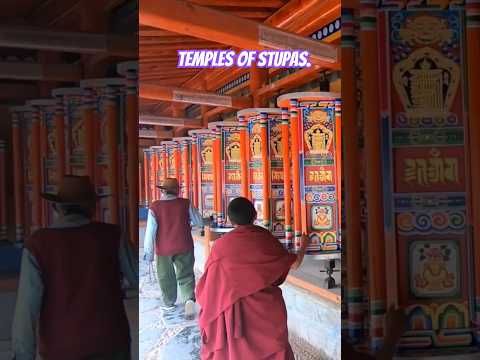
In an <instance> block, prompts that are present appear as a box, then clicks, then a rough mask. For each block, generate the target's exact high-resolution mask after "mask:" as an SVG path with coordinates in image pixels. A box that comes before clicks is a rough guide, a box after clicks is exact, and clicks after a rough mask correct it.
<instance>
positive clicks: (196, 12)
mask: <svg viewBox="0 0 480 360" xmlns="http://www.w3.org/2000/svg"><path fill="white" fill-rule="evenodd" d="M139 21H140V23H141V24H142V25H148V26H151V27H157V28H162V29H166V30H169V31H173V32H177V33H180V34H186V35H189V34H192V33H194V34H195V36H197V37H199V38H202V39H206V40H211V41H215V42H218V43H222V44H225V45H230V46H238V47H241V48H244V49H251V50H260V49H265V48H273V49H292V48H297V49H298V48H300V49H305V50H308V51H309V52H310V56H311V58H312V62H313V60H316V61H315V63H316V64H321V65H323V66H327V67H328V65H330V64H333V63H336V62H337V61H338V53H339V51H338V50H339V49H338V46H334V45H330V44H326V43H323V42H321V41H317V40H313V39H309V38H305V37H302V36H299V35H296V34H292V33H288V32H285V31H282V30H279V29H277V28H274V27H271V26H268V25H264V24H259V23H257V22H255V21H251V20H248V19H242V18H239V17H237V16H234V15H230V14H227V13H223V12H220V11H216V10H212V9H210V8H206V7H202V6H198V5H195V4H188V3H186V2H184V1H179V0H172V1H168V2H167V1H156V0H144V1H143V2H142V6H141V7H140V11H139Z"/></svg>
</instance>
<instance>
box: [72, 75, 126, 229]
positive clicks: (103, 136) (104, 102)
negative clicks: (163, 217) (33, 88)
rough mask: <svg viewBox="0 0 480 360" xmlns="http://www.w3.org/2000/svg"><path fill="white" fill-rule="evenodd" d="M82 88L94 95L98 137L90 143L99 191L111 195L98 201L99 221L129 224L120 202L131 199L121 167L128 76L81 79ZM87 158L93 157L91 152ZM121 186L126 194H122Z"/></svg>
mask: <svg viewBox="0 0 480 360" xmlns="http://www.w3.org/2000/svg"><path fill="white" fill-rule="evenodd" d="M80 87H82V88H83V89H85V90H86V91H88V90H89V91H91V92H92V95H93V98H94V101H93V104H92V105H93V126H92V130H93V132H92V134H93V139H94V140H93V144H91V145H90V150H91V148H92V147H93V154H91V155H93V157H94V159H93V165H94V174H93V179H94V183H95V186H96V189H97V192H98V194H100V195H109V196H108V197H106V198H105V199H101V200H100V201H99V202H98V207H97V210H98V213H97V216H98V217H99V218H98V220H100V221H103V222H109V223H113V224H124V225H125V224H126V221H125V220H126V219H123V217H122V219H121V213H123V209H120V203H126V202H127V199H125V200H124V199H123V197H124V194H125V191H123V190H124V189H123V184H125V182H126V181H125V182H124V178H125V177H126V174H125V173H124V172H123V171H122V172H121V171H120V169H124V168H125V167H124V166H123V164H125V161H124V160H125V157H126V156H125V153H126V151H125V150H126V143H125V138H124V132H123V131H122V132H120V131H119V130H120V129H125V128H126V124H125V118H124V117H122V116H121V115H122V114H123V113H124V112H123V111H122V108H123V105H124V102H123V92H124V91H125V79H123V78H106V79H88V80H83V81H81V82H80ZM87 150H88V149H87ZM87 158H89V156H88V152H87ZM90 165H91V164H90ZM135 171H136V170H135ZM121 185H122V193H121V194H120V186H121ZM120 197H122V199H120ZM121 200H122V201H121Z"/></svg>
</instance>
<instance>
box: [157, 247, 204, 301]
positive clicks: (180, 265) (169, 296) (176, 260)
mask: <svg viewBox="0 0 480 360" xmlns="http://www.w3.org/2000/svg"><path fill="white" fill-rule="evenodd" d="M194 262H195V257H194V255H193V250H192V251H189V252H186V253H183V254H178V255H173V256H158V257H157V274H158V282H159V284H160V289H161V290H162V297H163V302H164V304H165V305H173V304H175V303H176V302H177V284H178V287H179V288H180V301H181V302H182V303H183V302H186V301H187V300H194V299H195V274H194V272H193V264H194Z"/></svg>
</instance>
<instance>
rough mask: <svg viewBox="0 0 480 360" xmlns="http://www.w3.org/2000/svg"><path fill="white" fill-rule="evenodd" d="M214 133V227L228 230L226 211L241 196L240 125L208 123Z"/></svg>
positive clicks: (234, 123) (233, 122)
mask: <svg viewBox="0 0 480 360" xmlns="http://www.w3.org/2000/svg"><path fill="white" fill-rule="evenodd" d="M208 128H209V129H210V130H212V131H213V132H214V133H215V142H214V147H213V158H214V168H213V181H214V188H215V192H214V201H215V212H216V217H215V226H217V227H229V226H231V223H230V221H229V220H228V217H227V208H228V204H229V203H230V201H232V200H233V199H235V198H237V197H239V196H241V195H242V188H241V185H242V183H241V179H242V173H241V162H242V156H244V155H243V154H242V151H241V150H240V130H241V128H240V126H239V123H238V122H236V121H232V122H227V121H218V122H211V123H209V124H208Z"/></svg>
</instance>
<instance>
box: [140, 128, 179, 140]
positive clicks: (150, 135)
mask: <svg viewBox="0 0 480 360" xmlns="http://www.w3.org/2000/svg"><path fill="white" fill-rule="evenodd" d="M138 137H139V138H144V139H171V138H172V137H173V131H172V130H163V129H160V128H155V129H154V130H144V129H140V130H139V131H138Z"/></svg>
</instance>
